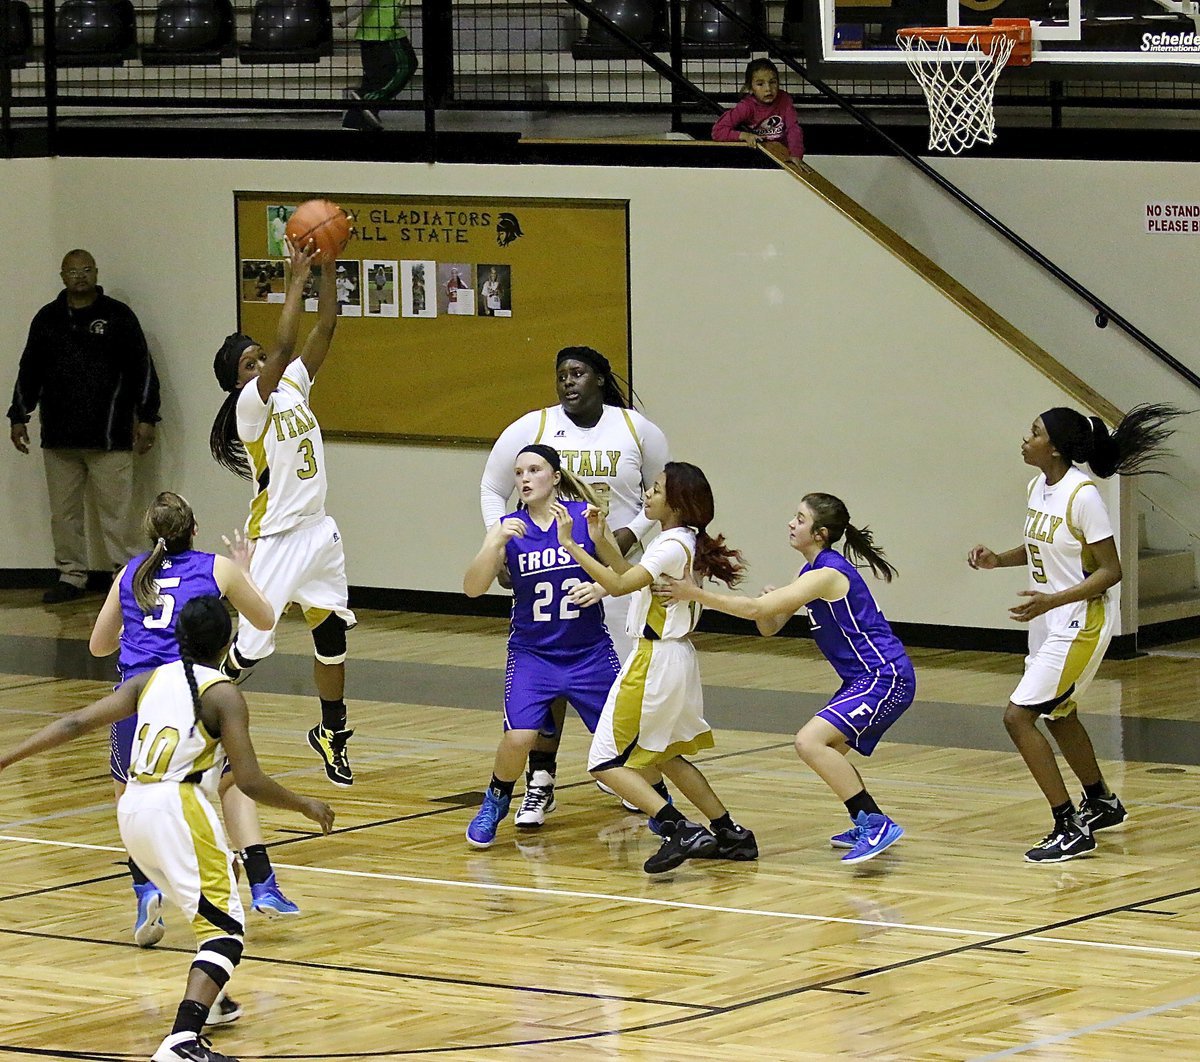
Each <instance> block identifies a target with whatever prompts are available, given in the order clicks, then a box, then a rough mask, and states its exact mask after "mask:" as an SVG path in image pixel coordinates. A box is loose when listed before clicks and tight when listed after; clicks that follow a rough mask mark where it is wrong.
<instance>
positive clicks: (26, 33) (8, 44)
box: [0, 0, 33, 70]
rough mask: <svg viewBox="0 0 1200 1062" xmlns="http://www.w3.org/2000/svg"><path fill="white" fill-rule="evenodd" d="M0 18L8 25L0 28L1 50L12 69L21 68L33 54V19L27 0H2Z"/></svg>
mask: <svg viewBox="0 0 1200 1062" xmlns="http://www.w3.org/2000/svg"><path fill="white" fill-rule="evenodd" d="M0 19H3V20H4V22H5V23H7V25H8V30H7V32H5V31H4V30H3V29H0V51H2V52H3V53H4V54H3V61H4V62H5V63H7V64H8V68H9V69H10V70H19V69H20V68H21V67H23V66H24V65H25V64H26V63H27V62H29V60H30V59H31V58H32V56H33V19H32V17H31V16H30V14H29V5H28V4H27V3H25V0H0Z"/></svg>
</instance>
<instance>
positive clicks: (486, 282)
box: [479, 262, 591, 346]
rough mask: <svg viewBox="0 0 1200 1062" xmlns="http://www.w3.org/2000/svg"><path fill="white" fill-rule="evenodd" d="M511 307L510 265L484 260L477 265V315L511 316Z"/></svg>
mask: <svg viewBox="0 0 1200 1062" xmlns="http://www.w3.org/2000/svg"><path fill="white" fill-rule="evenodd" d="M512 307H513V297H512V267H511V266H506V265H500V264H498V263H495V262H484V263H483V264H482V265H480V267H479V316H480V317H511V316H512V315H513V314H512ZM584 345H585V346H590V345H591V344H584Z"/></svg>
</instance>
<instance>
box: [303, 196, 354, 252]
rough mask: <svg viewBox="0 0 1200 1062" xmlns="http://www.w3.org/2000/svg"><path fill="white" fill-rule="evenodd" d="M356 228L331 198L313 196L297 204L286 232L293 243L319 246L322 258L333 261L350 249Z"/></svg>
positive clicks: (304, 245) (318, 249)
mask: <svg viewBox="0 0 1200 1062" xmlns="http://www.w3.org/2000/svg"><path fill="white" fill-rule="evenodd" d="M353 232H354V229H353V228H351V226H350V218H349V216H348V215H347V214H346V212H345V211H344V210H343V209H342V208H341V207H340V206H338V205H337V203H331V202H330V201H329V200H328V199H310V200H308V202H307V203H301V204H300V205H299V206H298V207H296V212H295V213H294V214H293V215H292V216H291V217H290V218H289V219H288V223H287V229H286V234H287V238H288V242H289V243H291V245H292V246H293V247H307V246H308V244H309V242H310V241H311V242H312V243H313V244H314V245H315V246H316V248H317V261H318V262H333V261H336V260H337V256H338V255H339V254H341V253H342V251H344V250H345V249H346V244H347V243H348V242H349V240H350V236H351V234H352V233H353Z"/></svg>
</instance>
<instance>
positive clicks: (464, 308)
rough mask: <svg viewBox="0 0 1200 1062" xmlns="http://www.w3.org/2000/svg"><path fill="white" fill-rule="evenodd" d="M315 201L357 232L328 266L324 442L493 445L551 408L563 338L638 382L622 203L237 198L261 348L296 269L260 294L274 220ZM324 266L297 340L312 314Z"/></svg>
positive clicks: (250, 310)
mask: <svg viewBox="0 0 1200 1062" xmlns="http://www.w3.org/2000/svg"><path fill="white" fill-rule="evenodd" d="M316 198H321V199H330V200H332V201H333V202H335V203H337V204H338V205H339V206H341V207H342V208H343V209H344V210H346V211H347V213H348V214H349V215H350V217H351V220H352V223H353V226H354V232H353V234H352V236H351V238H350V241H349V243H348V244H347V245H346V247H345V249H344V250H343V251H342V252H341V253H340V255H339V256H338V260H337V262H336V264H335V266H334V267H333V268H335V269H340V268H341V267H345V272H344V273H342V272H339V273H338V285H337V290H338V294H337V298H338V303H339V315H340V316H339V322H338V327H337V331H336V333H335V335H334V339H333V346H332V348H331V352H330V353H331V356H330V358H329V359H328V361H327V363H326V364H325V366H324V367H323V368H322V370H321V373H320V377H319V379H318V381H317V383H316V386H315V387H314V388H313V392H312V398H311V405H312V408H313V411H314V412H315V413H316V414H317V416H318V418H319V419H320V422H321V427H322V431H323V432H324V434H325V436H326V437H327V438H343V439H369V440H394V441H400V442H419V443H433V444H447V445H466V446H490V445H491V444H492V442H494V441H495V439H496V437H497V436H498V435H499V434H500V432H501V431H502V430H503V429H504V428H505V427H506V426H507V425H508V424H510V423H512V421H514V420H515V419H516V418H517V417H519V416H521V415H522V414H524V413H527V412H529V411H530V410H531V409H538V408H540V407H543V406H547V405H552V404H553V403H554V402H555V401H556V396H555V389H554V356H555V354H556V353H557V351H559V350H560V349H562V348H563V347H566V346H574V345H586V346H591V347H594V348H595V349H597V350H599V351H600V352H601V353H603V354H604V355H605V356H606V357H607V358H608V359H609V361H611V362H612V363H613V365H614V366H615V367H616V369H617V372H618V373H619V374H620V375H621V377H623V378H624V379H627V380H630V381H632V375H633V373H632V369H633V366H632V358H631V352H630V324H629V314H630V309H629V204H628V202H627V201H625V200H612V199H544V198H538V199H534V198H516V199H514V198H511V197H505V196H496V197H484V196H462V197H459V196H420V195H402V196H400V195H362V194H357V193H356V194H353V195H352V194H339V193H338V192H337V190H336V189H309V190H302V191H291V192H281V191H269V192H258V191H254V192H237V193H235V194H234V216H235V224H236V233H235V235H236V241H235V242H236V256H237V259H236V268H237V285H238V293H237V305H238V309H239V319H238V326H239V328H240V329H241V330H242V331H244V332H246V333H247V334H249V335H251V336H254V337H255V338H256V339H259V340H260V341H264V342H269V340H270V337H271V336H272V335H274V333H275V329H276V328H277V326H278V323H279V314H280V311H281V303H282V300H283V297H284V294H285V292H286V285H287V280H288V279H289V277H288V275H287V270H286V262H284V263H283V264H284V267H285V268H284V272H283V275H282V276H280V277H271V278H270V279H271V291H270V292H269V293H266V285H265V283H264V282H263V281H262V280H261V279H260V277H259V275H258V273H259V266H258V263H261V262H270V261H272V260H273V259H278V260H282V259H283V258H284V256H285V255H286V248H284V249H282V250H281V251H280V252H279V254H278V255H276V254H275V253H273V250H272V248H274V247H276V246H277V245H278V239H279V238H280V237H278V236H277V232H280V231H282V229H281V226H280V222H282V227H286V224H287V218H288V217H289V216H290V215H291V213H292V212H294V211H295V209H296V207H298V206H299V205H300V204H301V203H303V202H305V201H306V200H308V199H316ZM244 262H245V263H255V264H254V266H253V267H250V268H251V271H252V274H253V275H243V274H244V273H245V272H246V271H245V270H244V269H243V263H244ZM569 262H587V263H588V268H587V269H586V270H583V269H568V268H564V265H563V264H564V263H569ZM317 273H318V270H316V269H314V271H313V274H314V275H313V276H311V277H310V278H309V282H308V284H307V285H306V290H305V292H304V309H305V310H306V311H307V313H306V315H305V316H304V317H303V318H302V320H301V323H300V337H299V343H298V347H299V345H300V344H302V343H303V341H304V338H305V337H306V335H307V330H308V329H310V328H311V327H312V326H313V324H314V323H315V320H314V316H312V315H315V314H316V312H317V304H318V291H317Z"/></svg>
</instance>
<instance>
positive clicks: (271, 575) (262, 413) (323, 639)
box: [209, 245, 355, 786]
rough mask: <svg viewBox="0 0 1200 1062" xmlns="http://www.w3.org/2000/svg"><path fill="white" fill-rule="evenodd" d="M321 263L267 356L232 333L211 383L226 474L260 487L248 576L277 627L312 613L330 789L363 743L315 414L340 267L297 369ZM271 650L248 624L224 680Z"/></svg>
mask: <svg viewBox="0 0 1200 1062" xmlns="http://www.w3.org/2000/svg"><path fill="white" fill-rule="evenodd" d="M318 253H319V252H318V251H317V249H316V247H315V246H313V245H310V246H308V247H305V248H300V249H297V250H295V251H293V253H292V276H291V280H290V281H289V283H288V291H287V299H286V301H285V302H284V305H283V312H282V314H281V315H280V317H279V327H278V330H277V331H276V335H275V342H274V344H273V345H272V346H271V348H270V349H269V350H267V349H264V348H263V347H261V346H259V345H258V343H256V342H255V341H254V340H253V339H251V338H250V336H247V335H243V334H242V333H240V332H235V333H234V334H233V335H231V336H228V337H227V338H226V340H225V343H224V344H223V345H222V347H221V349H220V350H219V351H217V356H216V358H215V359H214V361H213V372H214V373H215V374H216V377H217V382H218V383H219V384H220V385H221V389H222V390H223V391H225V392H227V397H226V399H225V402H224V404H223V405H222V406H221V408H220V410H219V411H218V413H217V417H216V420H215V421H214V422H213V426H212V432H211V434H210V436H209V445H210V447H211V449H212V455H213V457H214V459H215V460H216V461H217V462H218V463H219V464H221V465H223V466H224V467H225V468H228V469H229V470H230V471H232V472H234V473H236V474H237V475H239V476H241V477H242V478H243V479H248V480H251V482H252V483H253V484H254V497H253V499H252V501H251V502H250V517H249V519H248V520H247V521H246V536H247V537H248V538H250V539H251V540H253V541H255V543H256V547H255V550H254V556H253V558H252V560H251V562H250V574H251V576H252V577H253V579H254V581H255V582H256V583H257V584H258V585H259V586H260V587H262V591H263V594H264V595H265V597H266V598H267V600H268V601H269V602H270V603H271V608H272V609H273V611H274V614H275V622H276V623H278V622H279V617H280V616H281V615H283V610H284V609H285V608H287V606H288V604H289V603H291V602H293V601H294V602H296V603H297V604H298V605H299V606H300V607H301V608H302V609H303V610H304V618H305V620H306V621H307V623H308V625H309V628H310V629H311V631H312V639H313V646H314V649H315V652H316V663H315V664H314V665H313V677H314V679H315V681H316V686H317V694H318V696H319V697H320V699H321V721H320V722H319V723H318V724H317V725H316V726H314V727H313V728H312V729H311V730H310V731H309V732H308V743H309V745H310V746H311V747H312V748H313V750H314V751H315V752H316V753H317V754H318V755H319V756H320V757H321V759H322V760H323V761H324V764H325V774H326V776H327V777H328V778H329V780H330V781H331V782H332V783H333V784H334V785H339V786H348V785H351V784H352V783H353V782H354V772H353V771H352V770H351V767H350V759H349V756H348V755H347V753H346V742H347V741H348V740H349V739H350V736H351V735H352V734H353V733H354V731H352V730H347V729H346V702H345V700H344V696H345V688H346V632H347V631H348V630H350V629H351V628H352V627H353V626H354V624H355V619H354V613H353V612H351V611H350V609H349V608H348V607H347V586H346V555H345V551H344V549H343V547H342V536H341V533H340V532H339V531H338V526H337V524H336V523H335V522H334V520H333V517H331V516H328V515H327V514H326V512H325V493H326V487H327V483H326V472H325V446H324V442H323V440H322V438H321V427H320V425H319V424H318V423H317V418H316V416H315V415H314V414H313V412H312V409H311V408H310V407H309V404H308V401H309V395H310V393H311V391H312V387H313V379H314V377H315V376H316V375H317V372H318V370H319V369H320V368H321V366H322V365H323V364H324V363H325V356H326V355H327V354H328V353H329V345H330V343H331V342H332V341H333V332H334V329H335V328H336V327H337V318H338V305H337V287H336V281H335V273H334V268H333V263H332V262H329V261H327V262H326V263H325V265H324V267H323V268H322V269H321V280H320V285H319V292H320V294H319V303H318V308H317V323H316V325H315V327H314V328H313V330H312V332H310V333H309V336H308V339H307V341H306V342H305V344H304V348H303V350H302V351H301V353H300V356H299V357H295V346H296V333H297V330H298V328H299V323H300V313H301V298H302V296H303V293H304V286H305V283H306V282H307V281H308V279H309V275H310V272H311V270H312V265H313V262H314V260H315V259H316V257H317V255H318ZM274 650H275V632H274V627H272V629H271V630H269V631H266V632H263V631H259V630H256V629H255V627H254V625H253V624H251V623H249V622H248V621H247V620H246V618H245V617H242V620H241V622H240V623H239V624H238V632H237V637H236V638H235V639H234V643H233V645H231V646H230V647H229V655H228V657H227V658H226V660H225V663H224V664H223V665H222V670H223V671H224V672H225V674H226V675H228V676H229V677H230V678H232V679H234V681H236V682H241V681H242V680H243V679H244V678H245V677H246V675H247V673H248V672H249V671H250V669H251V668H253V667H254V665H255V664H257V663H258V662H259V661H260V660H262V659H263V657H266V656H269V655H270V654H271V653H272V652H274Z"/></svg>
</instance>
